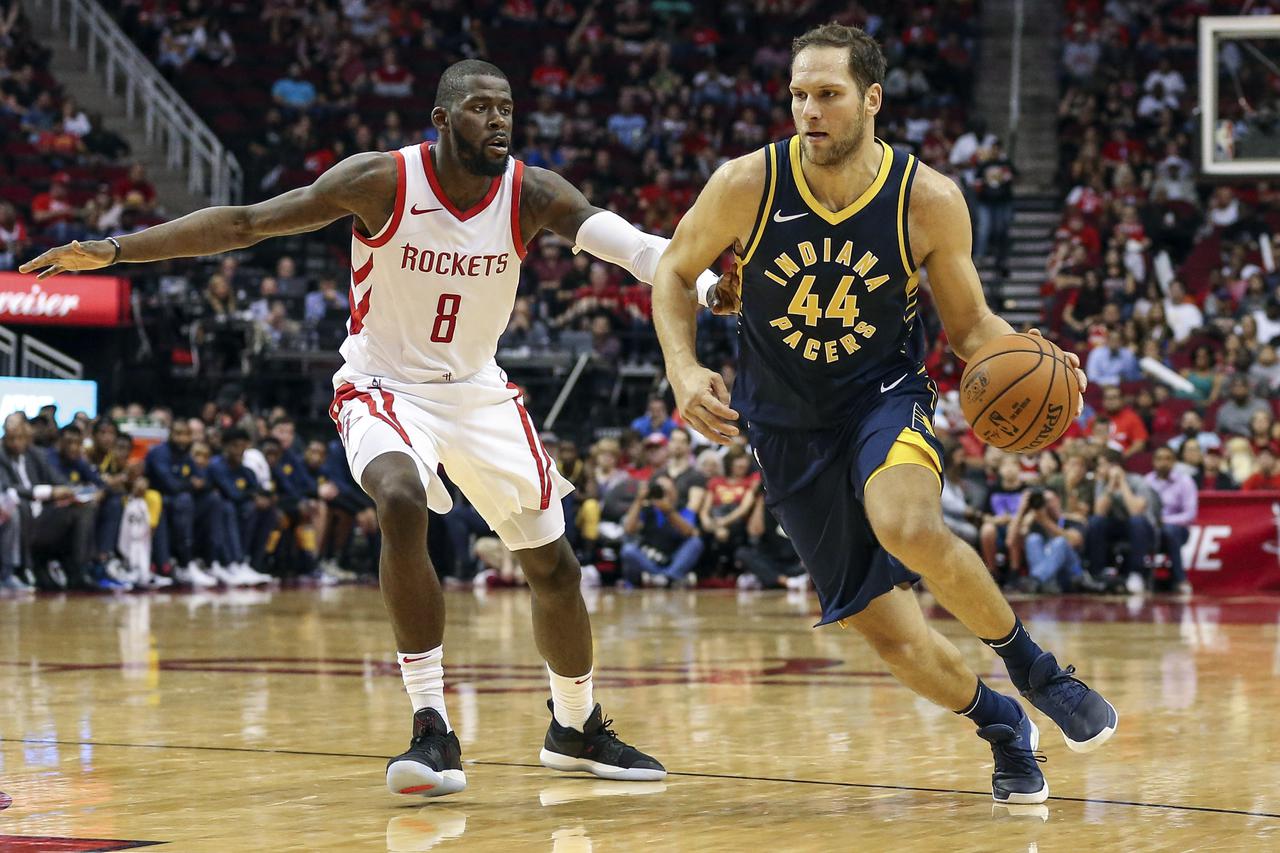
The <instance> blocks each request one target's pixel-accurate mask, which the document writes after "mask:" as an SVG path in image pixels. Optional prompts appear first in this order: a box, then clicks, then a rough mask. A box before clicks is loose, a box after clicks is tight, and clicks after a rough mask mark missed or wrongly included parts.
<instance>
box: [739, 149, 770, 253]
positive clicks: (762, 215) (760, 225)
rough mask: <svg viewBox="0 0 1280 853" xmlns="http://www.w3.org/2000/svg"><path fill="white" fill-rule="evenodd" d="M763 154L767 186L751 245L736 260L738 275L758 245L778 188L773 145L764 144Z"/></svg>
mask: <svg viewBox="0 0 1280 853" xmlns="http://www.w3.org/2000/svg"><path fill="white" fill-rule="evenodd" d="M765 156H766V157H767V158H768V163H767V164H766V167H765V170H766V171H767V172H768V174H769V186H768V188H767V189H766V190H765V196H764V207H763V208H761V211H760V218H759V219H758V220H757V221H756V227H755V235H754V236H753V237H752V238H751V245H750V246H748V247H747V253H746V254H745V255H743V256H742V260H741V261H739V262H738V273H739V275H741V273H742V268H743V267H745V266H746V265H747V264H748V263H749V262H750V261H751V256H752V255H754V254H755V252H756V246H759V245H760V238H761V237H763V236H764V229H765V225H766V224H767V223H768V221H769V213H770V211H772V210H773V193H774V190H776V189H777V188H778V155H777V153H776V148H775V146H773V145H769V146H766V148H765Z"/></svg>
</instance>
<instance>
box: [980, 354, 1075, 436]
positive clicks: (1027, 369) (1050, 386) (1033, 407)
mask: <svg viewBox="0 0 1280 853" xmlns="http://www.w3.org/2000/svg"><path fill="white" fill-rule="evenodd" d="M1079 393H1080V382H1079V380H1078V379H1077V378H1076V373H1075V370H1074V369H1073V368H1072V367H1071V365H1070V363H1068V361H1067V357H1066V355H1065V354H1064V353H1063V352H1062V350H1061V349H1059V348H1058V345H1057V344H1055V343H1054V342H1053V341H1050V340H1046V339H1045V338H1041V337H1038V336H1036V335H1021V334H1017V335H1003V336H1001V337H998V338H996V339H995V340H992V341H988V342H987V343H986V345H985V346H983V347H982V348H981V349H979V350H978V351H977V352H976V353H974V354H973V358H972V359H970V360H969V363H968V365H966V366H965V369H964V376H963V377H961V379H960V407H961V408H962V409H963V410H964V416H965V419H966V420H968V421H969V425H970V426H971V427H972V428H973V431H974V432H975V433H976V434H977V436H978V438H980V439H982V440H983V441H985V442H986V443H987V444H990V445H991V446H992V447H998V448H1000V449H1001V450H1008V451H1011V452H1013V453H1028V452H1030V451H1032V450H1039V449H1040V448H1042V447H1048V446H1049V445H1050V444H1053V442H1055V441H1057V440H1058V438H1059V437H1060V436H1061V435H1062V434H1063V433H1064V432H1066V430H1067V426H1068V425H1069V424H1070V423H1071V420H1072V418H1074V417H1075V411H1076V397H1077V395H1078V394H1079Z"/></svg>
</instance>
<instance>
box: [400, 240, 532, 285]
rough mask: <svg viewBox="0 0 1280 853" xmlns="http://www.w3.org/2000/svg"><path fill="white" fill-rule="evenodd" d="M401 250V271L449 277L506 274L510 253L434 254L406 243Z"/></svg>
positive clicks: (429, 250)
mask: <svg viewBox="0 0 1280 853" xmlns="http://www.w3.org/2000/svg"><path fill="white" fill-rule="evenodd" d="M401 248H402V249H403V250H404V254H403V255H402V256H401V258H400V269H402V270H417V271H418V272H423V273H435V274H436V275H447V276H461V277H468V276H482V275H483V276H488V275H502V273H504V272H506V269H507V261H508V259H509V258H510V257H511V253H510V252H503V253H502V254H501V255H464V254H461V253H459V252H434V251H432V250H431V249H419V248H418V247H417V246H411V245H409V244H408V243H405V244H404V245H403V246H401Z"/></svg>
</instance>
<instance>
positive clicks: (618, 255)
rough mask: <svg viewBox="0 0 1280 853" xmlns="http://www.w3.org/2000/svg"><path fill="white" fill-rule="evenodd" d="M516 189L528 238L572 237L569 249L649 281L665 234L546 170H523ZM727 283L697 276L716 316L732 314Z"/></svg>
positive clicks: (730, 289)
mask: <svg viewBox="0 0 1280 853" xmlns="http://www.w3.org/2000/svg"><path fill="white" fill-rule="evenodd" d="M522 193H523V194H522V197H521V200H520V207H521V233H523V234H527V235H529V236H530V237H532V236H533V235H535V234H537V233H538V232H539V231H541V230H542V229H543V228H546V229H547V230H549V231H552V232H554V233H556V234H559V235H560V236H561V237H564V238H565V239H566V240H572V241H573V244H574V251H579V250H581V251H585V252H587V253H588V254H590V255H593V256H594V257H597V258H599V259H600V260H602V261H608V262H609V263H611V264H617V265H618V266H620V267H622V268H623V269H624V270H626V271H627V272H629V273H631V275H633V276H635V277H636V278H637V279H639V280H640V281H643V282H644V283H645V284H653V277H654V275H655V274H656V273H657V271H658V259H659V258H660V257H662V253H663V252H664V251H665V250H666V248H667V244H668V243H669V242H670V241H669V240H668V239H667V238H666V237H659V236H658V235H656V234H646V233H645V232H644V231H641V230H640V229H638V228H636V227H635V226H633V225H631V223H629V222H627V221H626V220H625V219H623V218H622V217H621V216H618V215H617V214H616V213H614V212H612V211H609V210H604V209H602V208H599V207H596V206H595V205H593V204H591V202H589V201H587V198H586V196H584V195H583V194H582V192H581V191H580V190H579V189H578V188H577V187H575V186H574V185H573V184H571V183H569V182H568V181H567V180H565V179H564V177H562V176H561V175H558V174H556V173H555V172H552V171H550V170H549V169H540V168H537V167H536V166H535V167H529V168H528V169H526V171H525V177H524V185H523V188H522ZM526 217H527V218H526ZM731 284H732V282H727V281H725V280H724V279H723V278H719V279H718V277H717V276H716V274H715V273H713V272H710V271H708V270H703V271H702V273H701V274H700V275H699V276H698V280H697V288H698V301H699V302H700V303H701V304H702V305H706V306H708V307H710V308H711V309H712V310H713V311H714V312H715V313H717V314H732V313H736V311H737V303H736V302H735V301H733V300H731V299H730V298H729V297H730V295H736V290H735V289H734V288H733V287H732V286H730V285H731Z"/></svg>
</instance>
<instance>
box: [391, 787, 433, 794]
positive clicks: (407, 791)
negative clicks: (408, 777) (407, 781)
mask: <svg viewBox="0 0 1280 853" xmlns="http://www.w3.org/2000/svg"><path fill="white" fill-rule="evenodd" d="M434 787H435V785H410V786H409V787H408V788H401V789H400V793H402V794H416V793H418V792H419V791H430V790H431V789H432V788H434Z"/></svg>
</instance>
